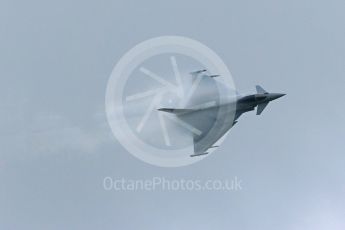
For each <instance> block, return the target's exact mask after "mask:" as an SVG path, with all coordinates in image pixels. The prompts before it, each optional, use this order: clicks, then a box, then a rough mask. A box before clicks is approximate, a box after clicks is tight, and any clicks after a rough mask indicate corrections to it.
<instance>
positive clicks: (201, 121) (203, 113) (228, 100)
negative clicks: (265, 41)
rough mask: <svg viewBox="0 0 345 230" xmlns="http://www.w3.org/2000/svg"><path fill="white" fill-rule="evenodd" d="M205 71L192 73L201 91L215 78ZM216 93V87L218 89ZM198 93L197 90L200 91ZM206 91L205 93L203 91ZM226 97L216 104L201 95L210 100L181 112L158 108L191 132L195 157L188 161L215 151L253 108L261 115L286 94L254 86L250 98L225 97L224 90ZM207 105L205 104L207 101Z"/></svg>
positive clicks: (178, 109)
mask: <svg viewBox="0 0 345 230" xmlns="http://www.w3.org/2000/svg"><path fill="white" fill-rule="evenodd" d="M205 72H206V70H199V71H196V72H192V73H191V75H192V77H193V78H194V81H195V80H196V79H198V78H199V80H200V78H201V79H202V80H203V82H204V87H212V86H211V85H213V84H214V82H215V80H214V78H216V77H218V75H209V74H206V73H205ZM218 90H219V86H218ZM199 91H200V90H199ZM205 91H207V90H205ZM223 91H225V94H223V96H222V97H223V98H221V100H218V103H217V102H216V101H215V100H214V101H212V97H213V96H214V95H208V94H207V93H205V94H201V95H202V96H199V97H202V98H203V99H204V100H203V101H205V98H206V99H208V100H209V102H207V103H205V102H204V103H202V104H199V105H197V104H195V103H194V105H192V106H186V107H183V108H169V107H162V108H158V111H160V112H162V113H169V114H172V115H173V116H175V119H177V120H178V121H179V123H180V125H181V124H182V125H184V126H185V127H186V128H187V129H189V130H191V135H193V142H194V153H191V154H190V156H191V157H197V156H201V155H206V154H208V153H209V150H210V149H212V148H217V147H218V146H217V145H215V144H216V142H217V141H218V140H219V139H221V138H222V137H223V136H224V135H225V134H226V133H227V132H228V131H229V130H230V129H231V128H232V127H233V126H234V125H235V124H236V123H237V122H238V118H239V117H240V116H241V115H242V114H243V113H246V112H249V111H253V110H255V108H256V114H257V115H260V114H261V113H262V112H263V110H264V109H265V108H266V106H267V105H268V104H269V103H270V102H271V101H273V100H276V99H278V98H280V97H282V96H284V95H285V94H283V93H269V92H267V91H266V90H264V89H263V88H262V87H261V86H259V85H257V86H256V93H255V94H250V95H239V94H238V93H236V96H235V97H227V93H226V89H223ZM206 101H207V100H206Z"/></svg>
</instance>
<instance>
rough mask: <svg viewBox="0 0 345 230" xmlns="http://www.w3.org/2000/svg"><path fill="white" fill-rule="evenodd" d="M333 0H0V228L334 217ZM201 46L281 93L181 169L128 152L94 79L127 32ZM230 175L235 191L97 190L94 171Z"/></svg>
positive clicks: (268, 223)
mask: <svg viewBox="0 0 345 230" xmlns="http://www.w3.org/2000/svg"><path fill="white" fill-rule="evenodd" d="M344 9H345V2H344V1H341V0H338V1H336V0H331V1H321V0H317V1H312V0H309V1H307V0H292V1H280V0H279V1H277V0H264V1H254V0H245V1H225V0H224V1H205V2H203V3H200V1H194V0H193V1H182V0H175V1H136V2H135V1H124V0H123V1H81V0H76V1H66V0H61V1H43V0H42V1H39V0H33V1H17V0H1V1H0V35H1V36H0V98H1V99H0V101H1V103H0V135H1V138H0V229H138V228H141V229H162V228H164V229H191V228H194V229H211V228H213V229H283V230H284V229H289V230H290V229H292V230H295V229H313V230H315V229H326V228H328V229H344V228H345V221H344V216H345V182H344V178H345V170H344V162H345V154H344V150H343V149H344V148H343V142H344V141H343V139H344V136H345V132H344V130H345V129H344V128H345V123H344V114H345V109H344V106H343V104H344V103H343V100H344V99H345V96H344V95H343V91H344V90H343V89H344V85H345V80H344V76H345V45H344V41H345V30H344V28H345V14H344ZM161 35H182V36H186V37H191V38H194V39H197V40H199V41H201V42H203V43H205V44H206V45H207V46H209V47H210V48H212V49H213V50H214V51H216V52H217V53H218V55H220V56H221V57H222V58H223V60H224V61H225V63H226V64H227V65H228V67H229V69H230V71H231V72H232V75H233V77H234V80H235V83H236V86H237V88H238V90H239V91H241V92H254V86H255V85H256V84H260V85H262V86H263V87H264V88H265V89H266V90H268V91H272V92H284V93H287V96H285V97H283V98H281V99H280V100H278V101H275V102H272V103H271V104H270V105H269V106H268V107H267V109H266V110H265V111H264V112H263V114H262V115H261V116H255V114H254V113H251V114H246V115H244V116H243V117H241V118H240V120H239V123H238V124H237V125H236V126H235V127H234V128H233V129H232V130H231V131H230V134H229V135H228V138H227V139H226V141H225V142H224V143H223V145H222V146H221V147H220V148H219V149H218V151H217V152H215V153H214V154H212V156H210V157H208V158H207V159H205V160H203V161H201V162H199V163H197V164H194V165H191V166H187V167H182V168H175V169H167V168H158V167H154V166H150V165H148V164H146V163H143V162H141V161H139V160H137V159H135V158H134V157H133V156H131V155H130V154H128V153H127V152H126V151H125V150H124V149H123V148H122V147H121V145H120V144H119V143H118V142H117V141H116V140H115V139H114V138H113V136H112V134H111V131H110V128H109V127H108V125H107V123H106V119H105V108H104V97H105V88H106V83H107V80H108V78H109V75H110V73H111V70H112V68H113V66H114V64H115V63H116V62H117V61H118V60H119V58H120V57H121V56H122V55H123V54H124V53H125V52H126V51H127V50H128V49H130V48H131V47H132V46H134V45H135V44H137V43H139V42H141V41H143V40H145V39H148V38H152V37H155V36H161ZM106 176H111V177H125V178H151V177H154V176H162V177H167V178H172V179H174V178H225V179H227V178H232V177H234V176H237V177H239V178H241V179H242V180H243V190H242V191H238V192H182V191H180V192H115V191H104V189H103V187H102V182H103V178H104V177H106Z"/></svg>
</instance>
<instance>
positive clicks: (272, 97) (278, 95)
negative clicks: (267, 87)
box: [271, 93, 286, 100]
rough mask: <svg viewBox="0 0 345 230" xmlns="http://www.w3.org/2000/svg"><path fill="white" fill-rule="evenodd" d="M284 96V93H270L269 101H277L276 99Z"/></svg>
mask: <svg viewBox="0 0 345 230" xmlns="http://www.w3.org/2000/svg"><path fill="white" fill-rule="evenodd" d="M285 95H286V94H285V93H272V94H271V100H275V99H278V98H280V97H282V96H285Z"/></svg>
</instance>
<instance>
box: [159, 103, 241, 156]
mask: <svg viewBox="0 0 345 230" xmlns="http://www.w3.org/2000/svg"><path fill="white" fill-rule="evenodd" d="M159 111H163V112H168V113H172V114H175V115H176V117H177V119H180V120H181V121H182V122H183V123H184V124H188V125H189V126H190V127H193V128H195V130H198V131H199V132H192V135H193V143H194V153H193V154H192V155H191V156H192V157H194V156H201V155H205V154H207V153H208V152H207V151H208V150H209V149H210V148H215V147H217V146H215V143H216V142H217V141H218V140H219V139H220V138H221V137H223V136H224V135H225V134H226V133H227V132H228V131H229V129H230V128H231V127H232V126H233V125H234V124H235V123H236V122H235V121H234V120H233V119H227V117H230V116H229V115H227V116H222V115H221V113H222V111H221V108H220V107H219V106H217V105H213V106H209V107H206V108H199V109H174V108H161V109H159ZM227 112H229V111H227ZM235 112H236V111H234V113H235ZM190 129H191V128H190Z"/></svg>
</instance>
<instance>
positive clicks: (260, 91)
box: [255, 85, 267, 94]
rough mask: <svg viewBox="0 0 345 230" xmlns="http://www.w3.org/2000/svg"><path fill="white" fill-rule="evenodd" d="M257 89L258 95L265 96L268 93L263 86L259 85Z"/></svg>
mask: <svg viewBox="0 0 345 230" xmlns="http://www.w3.org/2000/svg"><path fill="white" fill-rule="evenodd" d="M255 88H256V92H257V93H263V94H265V93H267V91H266V90H264V89H263V88H262V87H261V86H259V85H257V86H256V87H255Z"/></svg>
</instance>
